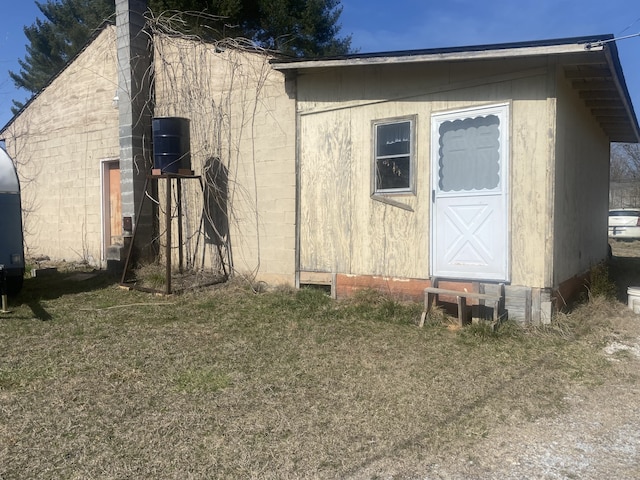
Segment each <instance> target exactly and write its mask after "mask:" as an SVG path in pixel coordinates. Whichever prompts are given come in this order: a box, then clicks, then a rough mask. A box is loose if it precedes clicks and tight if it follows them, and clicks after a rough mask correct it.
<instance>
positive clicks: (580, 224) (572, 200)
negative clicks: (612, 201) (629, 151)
mask: <svg viewBox="0 0 640 480" xmlns="http://www.w3.org/2000/svg"><path fill="white" fill-rule="evenodd" d="M557 98H558V107H557V111H558V119H557V129H556V130H557V132H558V133H557V147H556V154H555V155H556V168H555V200H554V211H553V222H554V229H555V235H554V238H555V243H554V272H553V281H554V285H553V286H554V287H557V286H558V285H559V284H560V283H561V282H563V281H565V280H567V279H569V278H571V277H573V276H574V275H577V274H582V273H585V272H587V271H588V270H589V269H590V268H591V267H592V266H594V265H595V264H597V263H598V262H600V261H602V260H604V259H605V258H606V255H607V219H608V208H609V207H608V205H609V197H608V195H609V139H608V137H607V136H606V135H605V133H604V132H603V131H602V129H601V128H600V126H599V125H598V124H597V123H596V121H595V119H594V118H593V117H592V116H591V113H590V111H589V110H588V109H587V108H586V107H585V105H584V102H583V101H582V100H581V99H580V98H579V97H578V95H577V94H576V92H575V91H574V90H573V89H571V86H570V85H569V84H568V82H567V81H566V80H565V79H564V77H563V75H562V72H561V71H559V73H558V95H557Z"/></svg>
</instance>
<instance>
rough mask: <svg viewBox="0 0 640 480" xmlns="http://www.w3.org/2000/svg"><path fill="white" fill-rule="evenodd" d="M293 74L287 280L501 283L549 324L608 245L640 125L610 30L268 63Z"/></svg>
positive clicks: (414, 293)
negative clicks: (614, 147)
mask: <svg viewBox="0 0 640 480" xmlns="http://www.w3.org/2000/svg"><path fill="white" fill-rule="evenodd" d="M273 65H274V68H275V69H276V70H279V71H282V72H284V73H286V74H287V75H288V77H289V78H290V79H292V80H295V82H296V89H295V91H296V99H297V108H296V116H297V121H296V124H297V125H298V137H297V138H298V145H297V198H298V202H299V204H298V219H297V262H296V265H297V267H296V268H297V281H298V283H299V284H306V283H327V284H331V285H332V288H333V290H334V292H335V293H336V295H337V296H341V295H348V294H349V293H350V292H351V291H353V290H354V289H359V288H365V287H374V288H380V289H383V290H386V291H390V292H393V293H395V294H399V295H403V296H406V297H420V296H421V295H422V291H423V289H424V288H425V287H428V286H432V285H433V284H434V283H435V282H436V281H437V282H438V283H439V285H440V286H443V285H445V286H446V287H447V288H452V289H455V290H467V291H475V292H481V293H482V292H490V291H494V290H496V289H502V288H504V291H505V295H506V298H505V308H506V310H507V312H508V314H509V316H510V317H515V318H519V319H521V320H523V321H533V322H547V321H549V320H550V316H551V312H552V310H553V308H554V306H555V307H557V306H561V305H562V304H563V303H564V302H565V301H567V299H568V298H569V297H570V296H571V295H572V294H573V293H575V292H576V291H577V290H578V289H579V288H580V287H581V286H583V285H584V282H585V280H586V278H587V276H588V273H589V271H590V269H591V268H592V267H593V266H594V265H596V264H598V263H599V262H601V261H603V260H604V259H605V258H606V257H607V252H608V243H607V210H608V189H609V182H608V178H609V147H610V143H611V142H638V140H639V138H640V137H639V129H638V121H637V119H636V116H635V113H634V110H633V106H632V103H631V101H630V97H629V94H628V91H627V88H626V85H625V81H624V77H623V74H622V69H621V66H620V63H619V60H618V55H617V50H616V45H615V41H614V39H613V37H612V36H611V35H598V36H591V37H580V38H567V39H557V40H547V41H536V42H522V43H510V44H500V45H485V46H473V47H457V48H447V49H430V50H416V51H406V52H391V53H377V54H356V55H348V56H342V57H335V58H324V59H317V60H305V59H301V60H300V59H294V60H286V61H276V62H274V64H273Z"/></svg>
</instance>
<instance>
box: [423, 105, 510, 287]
mask: <svg viewBox="0 0 640 480" xmlns="http://www.w3.org/2000/svg"><path fill="white" fill-rule="evenodd" d="M508 125H509V118H508V105H506V104H505V105H494V106H490V107H482V108H474V109H466V110H458V111H455V112H446V113H442V114H435V115H433V117H432V122H431V144H432V149H431V160H432V161H431V164H432V173H431V178H432V185H431V188H432V196H431V201H432V205H431V262H430V265H431V272H430V273H431V275H432V276H435V277H442V278H459V279H473V280H494V281H508V280H509V242H508V231H509V230H508V190H507V189H508V184H509V182H508V163H509V162H508V158H509V157H508V154H509V143H508V142H509V127H508Z"/></svg>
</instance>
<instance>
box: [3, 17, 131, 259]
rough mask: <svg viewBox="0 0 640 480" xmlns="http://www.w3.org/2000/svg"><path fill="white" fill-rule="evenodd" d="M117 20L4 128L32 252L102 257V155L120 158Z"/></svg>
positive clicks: (30, 251) (72, 257)
mask: <svg viewBox="0 0 640 480" xmlns="http://www.w3.org/2000/svg"><path fill="white" fill-rule="evenodd" d="M116 68H117V61H116V48H115V27H112V26H107V27H105V29H104V30H103V31H102V32H101V33H100V34H99V35H98V37H97V38H96V39H95V40H94V41H93V42H92V43H91V44H90V45H89V46H88V47H87V49H86V50H84V51H83V52H81V53H80V54H79V56H78V57H77V59H76V60H74V61H73V62H72V63H71V64H70V65H69V66H68V67H67V68H66V69H65V70H63V71H62V72H61V73H60V74H59V76H58V77H57V78H55V79H54V80H53V81H52V82H51V84H50V85H49V86H47V87H46V88H45V89H44V90H43V91H41V92H40V93H39V95H38V96H37V97H35V98H34V99H33V101H32V102H31V103H29V104H28V106H27V107H26V108H25V109H24V110H23V111H22V112H21V113H20V114H19V115H18V116H17V117H15V118H14V119H13V120H12V121H11V122H10V123H9V125H8V127H7V128H6V129H5V130H4V131H3V132H2V133H0V137H1V138H4V139H5V141H6V146H7V151H8V153H9V154H10V155H11V156H12V157H13V158H14V159H15V161H16V162H17V168H18V174H19V176H20V181H21V185H22V205H23V210H24V230H25V243H26V247H27V254H28V255H48V256H49V257H51V258H54V259H65V260H67V261H80V260H86V261H88V262H90V263H92V264H96V265H98V264H100V262H101V254H102V246H101V235H102V220H101V190H100V189H101V187H100V160H102V159H107V158H116V159H117V158H118V155H119V143H118V111H117V109H115V108H114V107H113V105H112V100H113V97H114V95H115V92H116V88H117V71H116Z"/></svg>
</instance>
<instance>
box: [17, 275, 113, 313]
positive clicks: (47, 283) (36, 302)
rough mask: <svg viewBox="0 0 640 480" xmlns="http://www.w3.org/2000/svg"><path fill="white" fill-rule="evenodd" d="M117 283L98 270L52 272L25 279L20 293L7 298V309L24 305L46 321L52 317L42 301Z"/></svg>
mask: <svg viewBox="0 0 640 480" xmlns="http://www.w3.org/2000/svg"><path fill="white" fill-rule="evenodd" d="M117 281H118V280H117V279H116V277H114V276H113V275H111V274H109V273H107V272H105V271H99V270H95V271H91V272H80V271H70V272H59V271H52V272H48V273H47V274H46V275H42V276H36V277H32V278H25V279H24V284H23V287H22V290H21V291H20V293H19V294H18V295H16V296H15V297H10V298H9V307H19V306H22V305H26V306H27V307H29V308H30V309H31V311H32V312H33V315H34V316H35V317H36V318H38V319H40V320H42V321H48V320H51V319H52V318H53V317H52V316H51V314H50V313H49V312H47V310H46V309H45V308H44V307H43V305H42V301H43V300H53V299H56V298H60V297H62V296H63V295H70V294H75V293H83V292H90V291H93V290H98V289H101V288H105V287H107V286H109V285H113V284H114V283H117Z"/></svg>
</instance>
